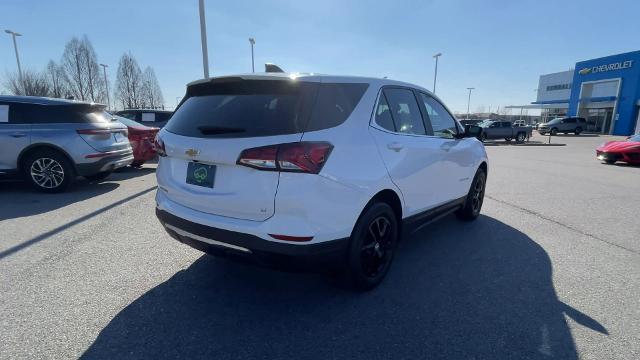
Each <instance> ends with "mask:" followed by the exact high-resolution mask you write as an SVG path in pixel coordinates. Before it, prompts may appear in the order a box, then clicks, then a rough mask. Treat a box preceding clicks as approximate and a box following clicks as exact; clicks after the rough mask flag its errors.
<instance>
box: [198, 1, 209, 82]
mask: <svg viewBox="0 0 640 360" xmlns="http://www.w3.org/2000/svg"><path fill="white" fill-rule="evenodd" d="M199 5H200V40H201V41H202V67H203V68H204V78H205V79H208V78H209V54H208V53H207V24H206V22H205V19H204V0H200V1H199Z"/></svg>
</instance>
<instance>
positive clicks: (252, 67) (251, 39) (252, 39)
mask: <svg viewBox="0 0 640 360" xmlns="http://www.w3.org/2000/svg"><path fill="white" fill-rule="evenodd" d="M249 44H251V72H252V73H254V72H256V68H255V64H254V62H253V46H254V45H255V44H256V39H254V38H249Z"/></svg>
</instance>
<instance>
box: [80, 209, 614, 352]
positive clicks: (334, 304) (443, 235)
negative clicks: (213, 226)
mask: <svg viewBox="0 0 640 360" xmlns="http://www.w3.org/2000/svg"><path fill="white" fill-rule="evenodd" d="M176 246H179V245H178V244H177V243H176ZM333 282H337V283H340V281H337V280H335V281H327V279H326V278H325V277H322V276H320V275H312V274H291V273H285V272H278V271H273V270H266V269H262V268H255V267H252V266H249V265H242V264H237V263H233V262H230V261H227V260H223V259H217V258H214V257H210V256H207V255H203V256H202V257H200V258H199V259H198V260H196V261H195V262H194V263H193V264H192V265H191V266H190V267H189V268H187V269H185V270H182V271H180V272H178V273H176V274H175V275H173V277H171V278H170V279H168V280H167V281H165V282H164V283H162V284H160V285H158V286H156V287H155V288H153V289H151V290H149V291H148V292H146V293H145V294H144V295H142V296H141V297H139V298H138V299H136V300H135V301H133V302H132V303H131V304H129V305H128V306H127V307H126V308H124V309H123V310H122V311H120V312H119V313H118V314H117V315H116V316H115V317H114V318H113V319H112V320H111V321H110V323H109V324H107V326H106V327H105V328H104V329H103V330H102V331H101V332H100V333H99V335H98V337H97V339H96V340H95V342H94V343H93V344H92V345H91V346H90V347H89V349H87V350H86V352H85V353H84V354H83V358H85V359H94V358H96V359H111V358H215V359H236V358H249V359H253V358H274V359H280V358H290V359H329V358H345V359H355V358H358V359H391V358H393V359H419V358H430V359H431V358H443V359H444V358H446V359H501V358H510V359H514V358H530V359H536V358H540V359H548V358H558V359H577V353H576V348H575V344H574V341H573V338H572V335H571V332H570V330H569V327H568V325H567V322H566V320H565V315H566V316H568V317H571V318H573V319H574V320H575V321H576V322H578V323H579V324H581V325H582V326H586V327H588V328H590V329H592V330H593V331H597V332H600V333H604V334H607V330H606V329H605V328H604V327H603V326H602V325H600V324H599V323H598V322H597V321H596V320H594V319H592V318H590V317H589V316H587V315H585V314H583V313H581V312H579V311H578V310H576V309H573V308H572V307H570V306H569V305H567V304H564V303H562V302H561V301H560V300H559V299H558V297H557V295H556V292H555V290H554V287H553V282H552V268H551V263H550V259H549V257H548V255H547V253H546V252H545V251H544V249H543V248H542V247H540V246H539V245H538V244H537V243H535V242H534V241H533V240H532V239H530V238H529V237H528V236H527V235H525V234H523V233H521V232H520V231H518V230H516V229H514V228H512V227H510V226H508V225H506V224H504V223H502V222H500V221H498V220H496V219H493V218H491V217H487V216H482V217H480V218H479V219H478V220H477V221H476V222H474V223H461V222H459V221H457V220H455V219H454V218H453V217H449V218H447V219H445V220H444V221H443V222H441V223H440V224H439V225H438V226H430V227H427V228H426V229H423V230H421V232H419V233H417V234H414V235H413V236H411V237H409V238H408V239H407V240H405V241H404V242H402V243H401V244H400V246H399V248H398V252H397V255H396V258H395V260H394V266H393V267H392V268H391V271H390V272H389V274H388V276H387V278H386V279H385V281H384V282H383V283H382V284H381V285H380V286H379V287H378V288H376V289H374V290H372V291H370V292H367V293H355V292H352V291H349V290H347V289H345V288H344V287H340V286H335V285H336V284H335V283H333Z"/></svg>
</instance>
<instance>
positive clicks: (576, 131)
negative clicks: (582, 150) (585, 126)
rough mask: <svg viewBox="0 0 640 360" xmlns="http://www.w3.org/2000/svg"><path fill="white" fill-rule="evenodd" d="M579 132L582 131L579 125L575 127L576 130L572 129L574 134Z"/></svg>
mask: <svg viewBox="0 0 640 360" xmlns="http://www.w3.org/2000/svg"><path fill="white" fill-rule="evenodd" d="M581 132H582V128H581V127H577V128H576V130H575V131H574V134H576V135H580V133H581Z"/></svg>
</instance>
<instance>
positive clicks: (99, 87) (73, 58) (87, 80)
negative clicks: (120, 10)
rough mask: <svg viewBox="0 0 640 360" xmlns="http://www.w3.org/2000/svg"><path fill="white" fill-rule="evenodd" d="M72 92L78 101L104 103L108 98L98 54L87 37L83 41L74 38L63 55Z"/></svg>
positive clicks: (63, 64)
mask: <svg viewBox="0 0 640 360" xmlns="http://www.w3.org/2000/svg"><path fill="white" fill-rule="evenodd" d="M62 67H63V68H64V70H65V72H66V74H67V78H68V80H69V81H68V83H69V89H70V92H71V93H72V94H73V96H74V97H75V98H76V99H79V100H83V101H95V102H103V101H104V99H105V98H106V93H105V91H104V84H103V79H102V77H100V70H99V67H98V61H97V56H96V52H95V50H94V49H93V46H92V45H91V42H90V41H89V39H88V38H87V36H86V35H85V36H84V37H83V38H82V40H80V39H78V38H77V37H73V38H72V39H71V40H70V41H69V42H68V43H67V44H66V46H65V48H64V53H63V55H62Z"/></svg>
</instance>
